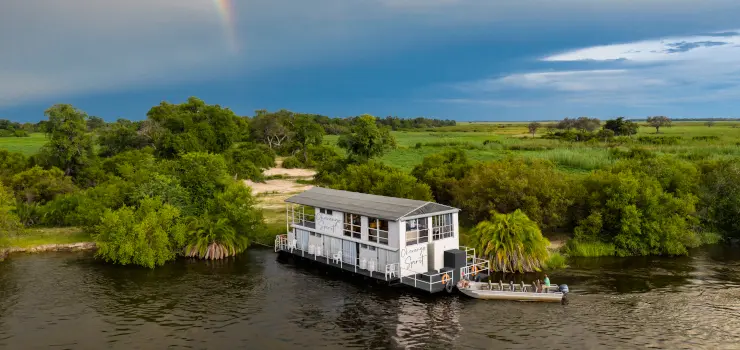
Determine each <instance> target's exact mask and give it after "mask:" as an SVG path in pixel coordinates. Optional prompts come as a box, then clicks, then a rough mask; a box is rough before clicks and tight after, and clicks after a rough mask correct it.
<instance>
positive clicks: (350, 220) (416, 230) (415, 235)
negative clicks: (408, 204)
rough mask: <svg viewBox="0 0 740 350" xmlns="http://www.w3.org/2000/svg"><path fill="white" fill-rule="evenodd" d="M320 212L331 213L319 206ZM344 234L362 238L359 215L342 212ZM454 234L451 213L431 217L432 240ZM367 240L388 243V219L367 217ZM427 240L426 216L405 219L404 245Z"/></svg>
mask: <svg viewBox="0 0 740 350" xmlns="http://www.w3.org/2000/svg"><path fill="white" fill-rule="evenodd" d="M319 212H320V213H322V214H327V215H332V211H331V210H329V209H323V208H319ZM344 235H345V236H347V237H353V238H357V239H362V219H361V216H360V215H357V214H350V213H344ZM452 236H454V225H453V222H452V214H442V215H435V216H433V217H432V240H435V241H436V240H440V239H445V238H450V237H452ZM368 241H370V242H374V243H378V244H385V245H388V221H387V220H381V219H376V218H368ZM427 242H429V230H428V221H427V218H420V219H411V220H408V221H406V245H413V244H419V243H427Z"/></svg>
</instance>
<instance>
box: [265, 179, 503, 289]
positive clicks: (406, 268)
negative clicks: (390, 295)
mask: <svg viewBox="0 0 740 350" xmlns="http://www.w3.org/2000/svg"><path fill="white" fill-rule="evenodd" d="M285 202H286V203H287V206H286V214H285V215H286V219H287V224H286V231H287V233H286V234H284V235H280V236H277V237H276V238H275V251H276V252H278V253H280V254H288V255H290V256H293V257H300V258H302V259H310V260H314V261H317V262H319V263H321V264H325V265H327V266H331V267H334V268H338V269H341V270H344V271H349V272H352V273H354V274H358V275H362V276H366V277H370V278H373V279H376V280H378V281H384V282H388V283H389V284H398V283H402V284H405V285H408V286H412V287H414V288H418V289H421V290H424V291H427V292H430V293H436V292H440V291H445V290H446V291H448V292H452V288H453V287H454V286H455V285H456V284H457V282H458V281H460V280H461V279H468V280H472V279H476V278H480V277H481V276H483V275H484V274H486V273H488V271H489V269H490V262H489V261H488V260H484V259H479V258H477V257H476V256H475V250H474V249H471V248H467V247H462V246H460V231H459V226H458V214H459V212H460V209H458V208H454V207H450V206H447V205H442V204H439V203H434V202H427V201H419V200H411V199H404V198H394V197H386V196H378V195H371V194H364V193H357V192H349V191H341V190H333V189H327V188H321V187H314V188H312V189H310V190H308V191H305V192H303V193H300V194H297V195H295V196H292V197H290V198H288V199H286V200H285Z"/></svg>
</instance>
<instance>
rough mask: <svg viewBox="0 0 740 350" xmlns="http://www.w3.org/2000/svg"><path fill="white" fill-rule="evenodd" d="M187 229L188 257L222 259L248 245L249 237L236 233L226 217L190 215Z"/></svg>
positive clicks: (186, 251) (186, 249)
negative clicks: (215, 218) (188, 234)
mask: <svg viewBox="0 0 740 350" xmlns="http://www.w3.org/2000/svg"><path fill="white" fill-rule="evenodd" d="M188 229H189V231H190V238H189V244H188V245H187V246H186V247H185V256H188V257H197V258H200V259H207V260H216V259H223V258H226V257H229V256H234V255H236V254H238V253H240V252H242V251H244V249H246V248H247V246H248V245H249V238H247V237H246V236H245V235H240V234H238V233H237V232H236V230H234V228H233V227H232V226H231V224H230V222H229V220H228V219H226V218H220V219H218V220H214V219H212V218H210V217H208V215H204V216H203V217H200V218H195V217H191V218H190V220H189V222H188Z"/></svg>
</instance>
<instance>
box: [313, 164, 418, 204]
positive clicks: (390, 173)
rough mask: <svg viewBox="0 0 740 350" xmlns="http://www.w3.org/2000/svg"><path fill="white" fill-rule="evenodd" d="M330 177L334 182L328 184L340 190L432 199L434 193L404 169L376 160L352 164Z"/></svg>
mask: <svg viewBox="0 0 740 350" xmlns="http://www.w3.org/2000/svg"><path fill="white" fill-rule="evenodd" d="M330 178H331V179H332V181H333V182H332V183H329V184H328V185H329V186H330V187H333V188H336V189H340V190H347V191H352V192H361V193H369V194H377V195H381V196H390V197H400V198H409V199H419V200H425V201H430V200H432V193H431V190H430V189H429V186H428V185H427V184H424V183H422V182H419V180H417V179H416V178H414V177H413V176H411V175H409V174H408V173H406V172H404V171H401V170H399V169H395V168H392V167H390V166H387V165H385V164H383V163H377V162H375V161H370V162H368V163H360V164H351V165H349V166H347V167H346V168H345V169H344V171H343V172H341V173H340V174H339V175H337V176H336V177H330Z"/></svg>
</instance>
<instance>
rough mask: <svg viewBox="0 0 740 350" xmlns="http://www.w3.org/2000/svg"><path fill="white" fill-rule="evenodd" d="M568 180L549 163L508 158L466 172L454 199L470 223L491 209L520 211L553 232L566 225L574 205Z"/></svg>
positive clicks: (502, 211)
mask: <svg viewBox="0 0 740 350" xmlns="http://www.w3.org/2000/svg"><path fill="white" fill-rule="evenodd" d="M570 181H571V180H570V178H569V177H568V176H566V174H564V173H562V172H560V171H558V170H557V169H556V168H555V165H554V164H553V163H551V162H549V161H546V160H525V159H522V158H507V159H504V160H500V161H495V162H488V163H481V164H478V165H476V166H474V167H473V168H472V169H471V170H469V171H467V174H466V175H465V177H464V178H463V179H462V180H460V181H459V182H458V184H457V186H455V187H454V189H453V197H454V198H455V200H454V203H455V204H456V206H457V207H459V208H461V209H462V210H463V212H464V213H466V214H467V215H468V219H469V220H470V221H471V222H473V223H476V222H480V221H483V220H485V219H486V218H487V217H488V215H489V213H490V212H491V211H492V210H493V211H496V212H498V213H503V214H509V213H513V212H514V211H516V210H517V209H520V210H522V212H524V213H525V214H526V215H527V217H529V218H530V219H532V220H533V221H534V222H536V223H537V224H538V225H539V226H540V227H541V228H543V229H545V230H554V229H555V228H558V227H562V226H563V225H565V224H566V223H567V216H566V213H567V210H568V208H569V207H570V205H571V204H572V202H573V199H572V198H571V194H572V193H571V192H572V190H571V188H573V186H571V182H570Z"/></svg>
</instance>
